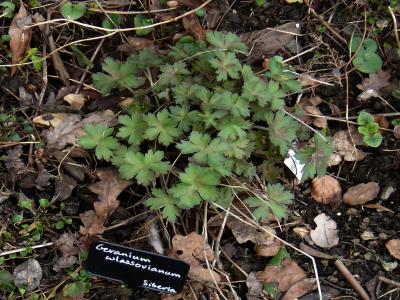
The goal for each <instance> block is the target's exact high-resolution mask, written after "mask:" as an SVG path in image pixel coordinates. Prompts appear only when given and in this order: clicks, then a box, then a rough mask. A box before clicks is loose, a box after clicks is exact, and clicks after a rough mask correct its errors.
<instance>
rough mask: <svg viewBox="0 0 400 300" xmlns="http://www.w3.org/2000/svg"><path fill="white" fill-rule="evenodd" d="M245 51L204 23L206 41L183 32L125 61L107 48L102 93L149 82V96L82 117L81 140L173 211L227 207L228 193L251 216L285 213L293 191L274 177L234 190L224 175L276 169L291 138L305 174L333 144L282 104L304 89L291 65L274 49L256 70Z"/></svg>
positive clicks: (321, 165)
mask: <svg viewBox="0 0 400 300" xmlns="http://www.w3.org/2000/svg"><path fill="white" fill-rule="evenodd" d="M247 51H248V49H247V46H246V45H245V44H244V43H242V42H241V40H240V39H239V38H238V37H237V36H236V35H234V34H231V33H229V34H222V33H220V32H209V33H208V34H207V41H195V40H193V39H192V38H190V37H183V38H182V39H180V40H179V41H178V42H177V43H176V44H175V46H174V47H172V48H171V49H170V51H169V52H168V53H167V54H165V55H159V54H157V53H155V52H152V51H151V50H148V49H146V50H144V51H142V52H140V53H138V54H134V55H131V56H129V57H128V58H127V59H126V61H124V62H121V61H117V60H113V59H111V58H107V59H106V60H105V62H104V64H103V72H99V73H96V74H94V75H93V82H94V85H95V87H97V88H98V89H99V90H100V91H102V92H103V93H104V94H109V93H110V92H111V91H112V90H114V89H119V90H124V89H125V90H129V91H132V92H135V91H136V90H137V89H141V90H146V99H147V102H146V104H145V103H144V102H143V103H141V102H140V101H141V100H140V98H138V100H135V103H133V104H132V105H131V106H129V107H128V108H126V111H125V112H123V113H122V114H120V115H119V117H118V120H119V125H118V126H117V127H115V128H107V127H106V126H105V125H97V126H92V127H85V132H86V135H85V136H83V137H82V138H81V140H80V145H81V146H82V147H84V148H87V149H95V151H96V157H97V158H98V159H105V160H108V161H111V163H112V164H113V165H115V166H116V167H117V168H118V169H119V172H120V176H121V177H122V178H124V179H128V180H133V181H134V182H135V183H136V184H138V185H142V186H145V187H146V188H147V189H148V190H149V191H150V195H149V198H148V199H147V200H146V201H145V203H146V204H147V205H148V206H149V207H150V208H151V209H161V210H162V213H163V215H164V217H166V218H167V219H168V220H170V221H175V220H176V218H177V216H179V215H180V214H181V213H182V212H183V210H184V209H189V208H192V207H194V206H196V205H198V204H200V203H201V202H202V201H208V202H210V203H215V204H218V205H221V206H224V207H227V206H228V205H229V204H230V203H231V202H232V201H233V199H234V197H235V196H240V197H243V198H244V199H247V200H246V202H247V204H248V205H249V206H250V207H251V208H252V209H253V214H254V216H255V217H256V218H257V219H260V218H267V217H268V214H269V213H273V214H275V215H276V216H277V217H285V216H287V208H286V206H287V205H288V204H290V203H291V202H292V200H293V196H292V194H291V193H290V192H288V191H285V190H284V188H283V186H282V185H280V184H278V183H275V182H276V178H275V179H274V180H273V181H274V184H267V185H266V186H265V188H264V189H263V192H262V193H261V194H260V195H257V196H254V195H253V194H248V193H247V192H246V191H245V190H240V189H238V190H235V192H233V187H231V183H232V182H234V181H237V180H239V181H241V182H243V183H246V182H252V181H253V179H254V176H255V175H256V174H257V172H258V171H257V169H259V170H261V169H262V170H265V169H266V166H267V165H269V166H270V167H268V168H270V169H271V170H272V169H276V170H278V171H277V172H275V174H279V164H281V163H282V161H283V159H284V158H285V156H286V155H287V151H288V150H289V149H290V148H293V147H297V148H298V149H297V153H298V157H299V159H300V160H302V161H303V162H305V163H306V172H305V176H304V179H306V178H312V177H313V176H315V175H316V174H317V175H322V174H324V172H325V169H326V167H327V166H326V162H327V157H328V156H329V155H330V153H331V149H332V148H331V147H330V145H329V141H328V142H326V141H325V140H320V139H319V137H318V136H317V135H316V136H314V137H311V138H308V137H309V135H305V134H303V132H304V127H303V125H301V124H300V123H299V122H298V121H296V120H295V118H293V115H292V114H291V113H289V112H287V111H288V110H290V108H287V107H285V101H284V98H285V97H286V95H287V94H289V93H297V92H300V91H301V85H300V83H299V81H298V80H297V78H296V75H295V73H294V72H292V71H289V70H287V69H286V68H285V66H284V64H283V63H282V59H281V58H280V57H273V58H271V59H270V61H269V70H268V72H267V73H265V74H262V75H258V74H256V72H255V71H254V70H253V69H252V68H251V67H250V66H249V65H243V64H242V62H241V60H240V57H241V56H243V55H245V54H246V53H247ZM155 74H157V75H155ZM292 113H295V112H294V111H292ZM306 137H307V138H306ZM299 145H302V146H301V147H299ZM97 148H99V149H97ZM263 174H264V171H262V172H260V173H259V174H258V175H259V176H261V177H263ZM263 179H265V180H269V179H268V178H267V177H263ZM270 182H272V181H270Z"/></svg>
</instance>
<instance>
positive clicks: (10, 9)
mask: <svg viewBox="0 0 400 300" xmlns="http://www.w3.org/2000/svg"><path fill="white" fill-rule="evenodd" d="M0 6H1V7H4V8H3V13H2V14H1V16H2V17H5V18H12V17H13V16H14V10H15V4H14V3H13V2H12V1H4V2H1V3H0Z"/></svg>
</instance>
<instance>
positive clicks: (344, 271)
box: [335, 259, 371, 300]
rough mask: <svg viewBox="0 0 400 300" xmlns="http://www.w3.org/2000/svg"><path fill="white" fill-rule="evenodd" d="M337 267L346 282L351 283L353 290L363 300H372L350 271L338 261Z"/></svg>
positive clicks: (336, 262)
mask: <svg viewBox="0 0 400 300" xmlns="http://www.w3.org/2000/svg"><path fill="white" fill-rule="evenodd" d="M335 266H336V268H337V269H338V270H339V272H340V273H342V275H343V276H344V278H346V280H347V281H348V282H349V283H350V285H351V286H352V287H353V289H354V290H355V291H356V292H357V294H358V295H360V297H361V299H363V300H371V298H370V297H369V295H368V294H367V292H366V291H365V290H364V289H363V287H362V286H361V285H360V283H359V282H358V281H357V279H356V278H355V277H354V276H353V274H351V273H350V271H349V269H347V267H346V266H345V265H344V264H343V263H342V262H341V261H340V260H339V259H338V260H336V261H335Z"/></svg>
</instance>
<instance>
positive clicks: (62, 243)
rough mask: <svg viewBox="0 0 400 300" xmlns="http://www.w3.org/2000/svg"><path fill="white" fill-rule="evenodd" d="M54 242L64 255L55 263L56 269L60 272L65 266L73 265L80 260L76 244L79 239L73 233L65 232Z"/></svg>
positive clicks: (54, 267)
mask: <svg viewBox="0 0 400 300" xmlns="http://www.w3.org/2000/svg"><path fill="white" fill-rule="evenodd" d="M54 244H55V246H56V247H57V249H58V250H59V251H60V252H61V253H62V257H60V258H59V259H58V260H57V261H56V262H55V264H54V265H53V270H54V271H56V272H59V271H61V270H62V269H64V268H68V267H71V266H73V265H74V264H75V263H76V262H77V261H78V259H77V257H76V256H75V255H77V254H78V253H79V249H78V247H77V246H76V245H77V244H78V241H77V240H76V238H75V236H74V235H73V234H72V233H68V232H67V233H63V234H62V235H60V237H59V238H58V239H57V240H56V241H55V242H54Z"/></svg>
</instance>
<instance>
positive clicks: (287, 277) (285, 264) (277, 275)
mask: <svg viewBox="0 0 400 300" xmlns="http://www.w3.org/2000/svg"><path fill="white" fill-rule="evenodd" d="M256 277H257V280H260V281H262V282H264V283H272V282H276V283H278V288H279V290H280V291H281V292H285V291H287V290H288V289H289V288H290V287H291V286H292V285H294V284H295V283H296V282H299V281H300V280H303V279H306V278H307V274H306V272H304V270H303V269H302V268H300V267H299V265H298V264H297V263H296V262H294V261H292V260H291V259H290V258H285V259H284V260H283V261H282V265H280V266H267V267H266V268H265V269H264V271H260V272H257V274H256Z"/></svg>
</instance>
